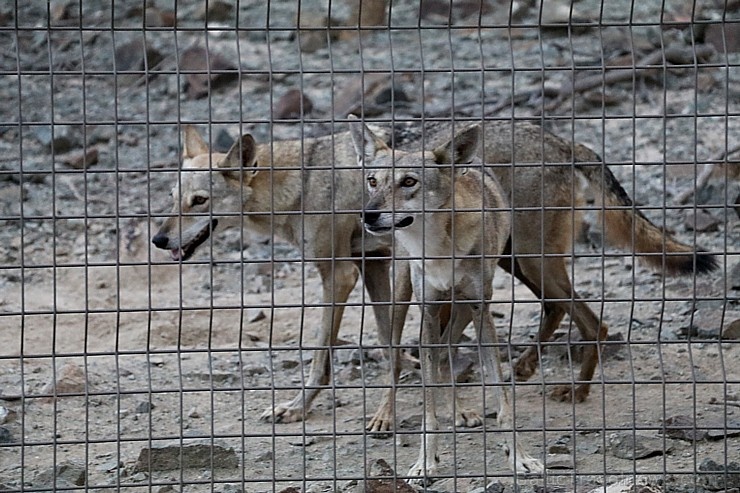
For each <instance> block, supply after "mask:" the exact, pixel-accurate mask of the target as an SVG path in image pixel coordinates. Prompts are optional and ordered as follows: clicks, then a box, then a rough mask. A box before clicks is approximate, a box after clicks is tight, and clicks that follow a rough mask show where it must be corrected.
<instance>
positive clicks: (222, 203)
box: [152, 126, 391, 422]
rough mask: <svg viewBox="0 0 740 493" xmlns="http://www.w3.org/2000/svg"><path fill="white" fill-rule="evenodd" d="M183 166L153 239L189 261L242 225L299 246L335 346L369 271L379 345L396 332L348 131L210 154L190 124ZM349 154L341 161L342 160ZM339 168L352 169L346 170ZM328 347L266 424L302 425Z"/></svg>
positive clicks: (384, 261) (382, 249)
mask: <svg viewBox="0 0 740 493" xmlns="http://www.w3.org/2000/svg"><path fill="white" fill-rule="evenodd" d="M183 133H184V135H183V143H184V148H183V160H182V168H181V172H180V175H179V178H178V181H177V183H176V185H175V187H174V188H173V190H172V197H173V201H174V206H173V209H172V215H171V216H170V217H169V218H167V219H166V220H165V221H164V224H162V226H161V228H160V229H159V232H158V233H157V234H156V235H155V236H154V238H153V239H152V242H153V243H154V245H155V246H157V247H158V248H162V249H166V250H170V252H171V255H172V258H173V259H174V260H181V261H184V260H187V259H188V258H189V257H190V256H191V255H192V254H193V253H194V252H195V250H196V249H197V248H198V246H199V245H201V244H203V242H205V241H206V240H207V239H208V237H209V235H210V234H211V233H212V232H213V231H214V230H215V229H216V228H217V227H218V228H219V229H221V228H224V229H225V228H228V227H240V228H245V229H247V230H250V231H254V232H257V233H260V234H263V235H275V236H276V237H278V238H280V239H282V240H284V241H288V242H290V243H292V244H293V245H294V246H295V247H296V248H297V249H298V250H299V251H300V252H301V256H302V258H303V259H304V260H306V261H313V262H315V264H316V266H317V268H318V271H319V275H320V277H321V283H322V289H323V295H322V300H323V303H324V304H325V308H323V314H322V319H321V327H320V332H319V337H318V341H317V343H316V344H317V345H319V346H321V347H326V348H328V347H329V346H330V345H332V344H333V343H335V342H336V340H337V334H338V331H339V327H340V323H341V320H342V314H343V311H344V306H345V303H346V301H347V299H348V297H349V294H350V292H351V291H352V289H353V288H354V286H355V284H356V283H357V279H358V276H359V274H360V269H359V266H360V265H362V267H363V268H362V274H363V276H364V284H365V287H366V289H367V291H368V294H369V296H370V299H371V300H372V301H374V302H379V303H378V304H374V305H373V310H374V313H375V318H376V321H377V324H378V327H379V328H380V330H379V332H380V340H381V343H382V344H384V345H388V343H389V341H388V339H389V336H390V332H391V330H390V315H389V309H388V303H389V301H390V296H391V289H390V277H389V264H390V260H389V258H390V249H389V243H388V241H387V240H385V239H380V238H377V237H374V236H371V235H368V234H367V233H364V232H363V228H362V224H361V221H360V211H361V209H362V205H363V202H364V200H365V191H364V177H363V172H362V170H360V169H359V168H357V167H356V158H355V152H354V148H353V146H352V141H351V138H350V136H349V132H344V133H340V134H337V135H334V136H327V137H321V138H316V139H304V140H303V141H300V140H294V141H283V142H274V143H273V144H272V145H256V144H255V141H254V139H253V138H252V136H251V135H249V134H245V135H243V136H242V137H241V139H240V140H239V141H238V142H236V143H235V144H234V145H233V146H232V147H231V149H230V150H229V152H228V153H226V154H222V153H217V152H210V150H209V148H208V145H207V144H206V143H205V141H204V140H203V138H202V137H201V136H200V134H199V133H198V131H197V130H196V129H195V127H193V126H186V127H184V129H183ZM343 156H344V157H343ZM337 163H348V164H349V166H341V165H339V164H337ZM330 363H331V361H330V359H329V351H328V349H321V350H317V351H315V353H314V355H313V360H312V361H311V368H310V370H309V376H308V380H307V381H306V385H305V390H303V391H302V392H299V393H298V394H297V395H296V396H295V398H294V399H292V400H291V401H289V402H284V403H277V404H276V405H274V406H270V407H269V408H268V409H267V410H266V411H265V412H264V414H263V415H262V418H263V419H268V420H274V421H276V422H293V421H299V420H303V419H304V418H305V414H306V413H307V412H308V410H309V408H310V405H311V402H312V401H313V399H314V398H315V397H316V395H317V394H318V392H319V389H320V386H321V385H326V384H327V383H329V378H330V376H331V369H330Z"/></svg>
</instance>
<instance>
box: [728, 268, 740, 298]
mask: <svg viewBox="0 0 740 493" xmlns="http://www.w3.org/2000/svg"><path fill="white" fill-rule="evenodd" d="M727 277H728V279H727V285H728V286H729V288H730V289H732V290H733V291H740V262H738V263H736V264H735V265H733V266H732V269H731V270H730V274H729V275H728V276H727Z"/></svg>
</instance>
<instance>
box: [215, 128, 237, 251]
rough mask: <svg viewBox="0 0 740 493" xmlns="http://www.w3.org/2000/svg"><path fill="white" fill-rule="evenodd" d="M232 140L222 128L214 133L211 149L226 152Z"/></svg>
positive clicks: (232, 142)
mask: <svg viewBox="0 0 740 493" xmlns="http://www.w3.org/2000/svg"><path fill="white" fill-rule="evenodd" d="M234 142H235V140H234V138H233V137H232V136H231V135H229V132H227V131H226V130H225V129H223V128H222V129H220V130H219V131H218V134H216V140H215V141H214V142H213V150H214V151H216V152H224V153H225V152H228V151H229V149H231V146H232V145H234ZM240 241H241V239H240Z"/></svg>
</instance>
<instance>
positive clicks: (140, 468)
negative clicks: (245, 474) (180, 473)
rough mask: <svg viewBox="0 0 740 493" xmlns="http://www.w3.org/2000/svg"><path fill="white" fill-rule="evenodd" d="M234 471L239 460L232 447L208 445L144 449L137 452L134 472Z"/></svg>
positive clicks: (192, 444) (175, 445) (166, 446)
mask: <svg viewBox="0 0 740 493" xmlns="http://www.w3.org/2000/svg"><path fill="white" fill-rule="evenodd" d="M211 467H213V468H218V469H236V468H238V467H239V458H238V457H237V455H236V452H235V451H234V449H233V448H232V447H225V446H222V445H217V444H212V443H210V442H208V443H190V444H186V445H180V444H174V445H164V446H154V447H145V448H143V449H141V452H139V458H138V459H137V461H136V465H135V466H134V471H135V472H150V471H176V470H178V469H199V468H206V469H210V468H211Z"/></svg>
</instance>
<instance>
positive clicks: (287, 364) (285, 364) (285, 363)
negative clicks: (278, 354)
mask: <svg viewBox="0 0 740 493" xmlns="http://www.w3.org/2000/svg"><path fill="white" fill-rule="evenodd" d="M300 364H301V362H300V361H297V360H294V359H284V360H282V361H281V362H280V363H279V364H278V365H279V368H280V369H281V370H292V369H293V368H297V367H298V366H300Z"/></svg>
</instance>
